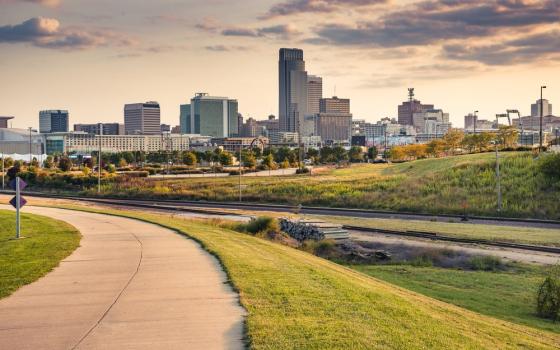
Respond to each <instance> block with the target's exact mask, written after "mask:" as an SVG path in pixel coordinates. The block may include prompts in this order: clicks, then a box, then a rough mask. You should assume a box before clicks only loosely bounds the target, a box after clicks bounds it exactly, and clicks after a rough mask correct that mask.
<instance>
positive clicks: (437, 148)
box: [426, 139, 446, 157]
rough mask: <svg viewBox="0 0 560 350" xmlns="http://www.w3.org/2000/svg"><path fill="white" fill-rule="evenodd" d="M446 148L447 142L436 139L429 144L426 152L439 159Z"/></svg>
mask: <svg viewBox="0 0 560 350" xmlns="http://www.w3.org/2000/svg"><path fill="white" fill-rule="evenodd" d="M445 147H446V146H445V141H443V140H442V139H434V140H432V141H430V142H429V143H428V145H427V149H426V152H427V153H428V154H429V155H431V156H432V157H439V156H440V155H441V154H442V153H443V152H444V151H445Z"/></svg>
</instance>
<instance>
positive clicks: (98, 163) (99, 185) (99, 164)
mask: <svg viewBox="0 0 560 350" xmlns="http://www.w3.org/2000/svg"><path fill="white" fill-rule="evenodd" d="M102 137H103V124H101V123H99V154H98V161H97V170H98V171H97V193H101V162H102V158H101V138H102Z"/></svg>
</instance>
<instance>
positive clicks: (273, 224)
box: [246, 216, 280, 234]
mask: <svg viewBox="0 0 560 350" xmlns="http://www.w3.org/2000/svg"><path fill="white" fill-rule="evenodd" d="M246 230H247V232H249V233H252V234H257V233H259V232H266V233H268V232H280V225H279V224H278V220H276V219H275V218H271V217H269V216H259V217H258V218H256V219H251V221H249V222H248V223H247V226H246Z"/></svg>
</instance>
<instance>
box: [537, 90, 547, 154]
mask: <svg viewBox="0 0 560 350" xmlns="http://www.w3.org/2000/svg"><path fill="white" fill-rule="evenodd" d="M543 89H546V86H541V99H540V101H539V103H540V105H541V108H540V117H541V118H540V127H539V153H540V152H542V151H543V99H542V97H543V96H542V95H543Z"/></svg>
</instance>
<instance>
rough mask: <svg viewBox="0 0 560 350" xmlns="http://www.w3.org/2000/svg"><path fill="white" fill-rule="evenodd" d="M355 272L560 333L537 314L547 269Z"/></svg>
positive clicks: (557, 326)
mask: <svg viewBox="0 0 560 350" xmlns="http://www.w3.org/2000/svg"><path fill="white" fill-rule="evenodd" d="M350 267H351V268H353V269H355V270H357V271H361V272H363V273H366V274H368V275H370V276H373V277H376V278H379V279H381V280H384V281H387V282H390V283H392V284H395V285H398V286H400V287H403V288H406V289H409V290H412V291H415V292H418V293H421V294H424V295H427V296H429V297H432V298H435V299H438V300H442V301H445V302H448V303H451V304H454V305H457V306H460V307H464V308H466V309H469V310H472V311H475V312H479V313H481V314H485V315H489V316H493V317H496V318H500V319H503V320H506V321H511V322H515V323H519V324H525V325H528V326H531V327H536V328H540V329H543V330H548V331H553V332H556V333H560V323H553V322H552V321H549V320H544V319H541V318H539V317H537V316H536V314H535V294H536V290H537V288H538V285H539V283H541V282H542V281H543V280H544V277H545V269H544V268H543V267H524V268H522V269H521V270H519V269H518V270H515V271H510V272H484V271H462V270H455V269H443V268H436V267H414V266H407V265H402V266H396V265H393V266H381V265H353V266H350Z"/></svg>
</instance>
